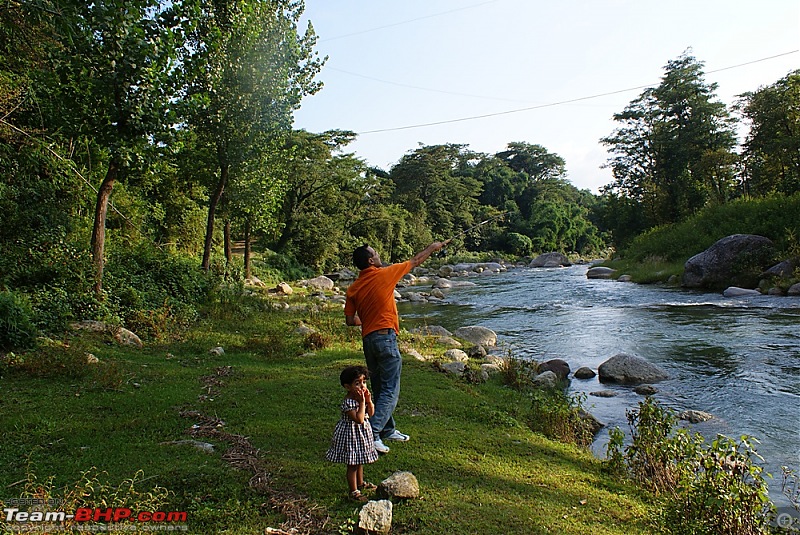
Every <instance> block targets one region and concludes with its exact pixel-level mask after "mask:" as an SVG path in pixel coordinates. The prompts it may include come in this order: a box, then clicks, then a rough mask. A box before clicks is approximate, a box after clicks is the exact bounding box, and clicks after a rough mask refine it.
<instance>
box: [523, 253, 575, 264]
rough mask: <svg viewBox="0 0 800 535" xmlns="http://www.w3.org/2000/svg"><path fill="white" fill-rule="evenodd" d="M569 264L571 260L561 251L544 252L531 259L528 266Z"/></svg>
mask: <svg viewBox="0 0 800 535" xmlns="http://www.w3.org/2000/svg"><path fill="white" fill-rule="evenodd" d="M571 265H572V262H570V261H569V258H567V257H566V255H564V254H562V253H544V254H540V255H539V256H537V257H536V258H534V259H533V260H531V263H530V264H528V267H560V266H571Z"/></svg>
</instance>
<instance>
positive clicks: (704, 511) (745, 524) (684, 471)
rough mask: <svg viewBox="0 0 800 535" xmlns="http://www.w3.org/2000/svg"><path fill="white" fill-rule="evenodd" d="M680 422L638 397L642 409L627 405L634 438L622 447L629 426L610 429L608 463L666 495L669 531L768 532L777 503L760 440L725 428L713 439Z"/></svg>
mask: <svg viewBox="0 0 800 535" xmlns="http://www.w3.org/2000/svg"><path fill="white" fill-rule="evenodd" d="M676 423H677V419H676V417H675V415H674V414H673V413H672V412H671V411H669V410H667V409H664V408H662V407H661V406H659V405H658V404H657V403H656V402H655V401H653V399H652V398H647V399H646V400H645V401H643V402H641V403H639V408H638V410H634V411H628V424H629V426H630V429H631V433H632V440H631V443H630V444H629V445H628V446H625V447H623V435H622V432H621V431H619V430H618V429H616V430H614V431H612V432H611V433H610V436H611V440H610V442H609V446H608V460H607V462H606V464H607V467H608V468H610V469H611V470H612V471H614V472H623V473H624V474H626V475H627V476H629V477H631V478H632V479H633V480H634V481H635V482H637V483H638V484H639V485H640V486H642V487H644V488H646V489H648V490H650V491H652V492H654V493H655V494H657V495H660V496H662V498H663V499H664V507H663V510H662V512H661V517H660V518H659V520H660V523H661V524H662V528H663V531H664V532H665V533H672V534H675V535H690V534H692V535H693V534H701V533H702V534H704V535H759V534H766V533H768V525H769V519H770V516H771V514H770V512H771V510H772V508H773V506H772V503H771V502H770V501H769V494H768V487H767V484H766V482H765V480H764V478H763V476H762V468H761V467H760V466H759V465H758V464H757V463H758V461H761V460H762V459H761V457H759V456H758V454H757V453H756V451H755V449H754V448H753V443H754V442H755V440H754V439H752V438H750V437H741V439H740V440H739V441H738V442H737V441H735V440H733V439H730V438H728V437H725V436H722V435H719V436H717V438H716V439H715V440H714V441H712V442H711V444H708V445H707V444H705V441H704V439H703V437H702V436H701V435H699V434H693V435H690V434H689V433H688V432H687V431H686V430H685V429H676Z"/></svg>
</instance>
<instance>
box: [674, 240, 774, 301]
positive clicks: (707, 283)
mask: <svg viewBox="0 0 800 535" xmlns="http://www.w3.org/2000/svg"><path fill="white" fill-rule="evenodd" d="M774 256H775V246H774V244H773V243H772V240H770V239H769V238H765V237H764V236H756V235H754V234H733V235H732V236H727V237H725V238H722V239H721V240H719V241H718V242H716V243H715V244H714V245H712V246H711V247H709V248H708V249H706V250H705V251H703V252H702V253H699V254H696V255H694V256H693V257H691V258H690V259H689V260H687V261H686V264H685V265H684V270H683V282H682V284H683V286H684V287H686V288H705V289H709V290H722V289H724V288H727V287H729V286H738V287H740V288H755V287H756V286H758V280H759V277H760V275H761V273H762V272H763V271H764V269H765V268H768V267H769V266H771V265H772V263H773V260H774Z"/></svg>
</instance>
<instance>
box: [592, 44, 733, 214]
mask: <svg viewBox="0 0 800 535" xmlns="http://www.w3.org/2000/svg"><path fill="white" fill-rule="evenodd" d="M703 74H704V73H703V64H702V62H699V61H697V59H695V58H694V57H693V56H691V55H689V54H688V52H687V53H684V54H683V55H681V56H680V57H678V58H677V59H675V60H672V61H669V62H668V63H667V65H666V66H665V74H664V76H663V77H662V79H661V83H660V84H659V85H658V86H657V87H655V88H650V89H646V90H645V91H644V92H643V93H642V94H641V95H640V96H639V97H637V98H636V99H635V100H633V101H632V102H631V103H630V104H629V105H628V106H627V107H626V108H625V110H624V111H623V112H621V113H618V114H615V115H614V120H615V121H617V122H618V123H620V124H621V126H620V127H619V128H618V129H617V130H615V131H614V132H613V133H612V134H611V135H610V136H608V137H605V138H603V139H602V140H601V142H602V143H603V144H605V145H606V146H608V147H609V150H610V151H611V153H612V154H613V156H612V157H611V158H610V159H609V161H608V166H609V167H610V168H611V170H612V173H613V175H614V182H613V183H612V184H610V185H609V186H608V187H607V189H608V190H609V191H613V192H614V193H616V194H618V195H622V196H626V197H630V198H631V199H633V200H635V201H636V202H638V203H640V205H641V208H642V210H643V211H644V212H645V214H646V217H647V220H648V224H649V225H657V224H663V223H671V222H675V221H680V220H681V219H683V218H685V217H687V216H689V215H690V214H692V213H694V212H696V211H697V210H699V209H700V208H702V207H703V206H705V205H706V204H707V203H708V202H709V201H711V200H721V201H724V200H726V196H728V195H729V189H730V188H729V187H727V184H728V183H729V182H730V178H729V177H730V176H731V173H732V169H733V164H734V163H735V158H734V157H732V154H733V147H734V145H735V143H736V136H735V132H734V124H735V121H734V119H732V118H731V116H730V115H729V113H728V111H727V108H726V106H725V104H723V103H722V102H719V101H715V100H714V97H715V95H714V92H715V91H716V88H717V86H716V84H708V83H706V82H705V80H704V78H703Z"/></svg>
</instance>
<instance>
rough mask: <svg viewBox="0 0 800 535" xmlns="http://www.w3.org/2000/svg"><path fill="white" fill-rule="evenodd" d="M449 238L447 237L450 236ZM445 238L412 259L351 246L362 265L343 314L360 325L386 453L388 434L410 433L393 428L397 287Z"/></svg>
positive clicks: (376, 430)
mask: <svg viewBox="0 0 800 535" xmlns="http://www.w3.org/2000/svg"><path fill="white" fill-rule="evenodd" d="M449 241H450V240H447V242H449ZM447 242H433V243H432V244H430V245H429V246H427V247H426V248H425V249H424V250H422V251H420V252H419V253H417V254H416V255H414V257H413V258H411V260H407V261H405V262H402V263H400V264H393V265H390V266H386V267H384V266H383V264H382V263H381V259H380V257H379V256H378V253H376V252H375V249H373V248H372V247H370V246H368V245H362V246H361V247H358V248H357V249H356V250H355V251H353V263H354V264H355V265H356V267H357V268H358V269H359V270H360V272H359V274H358V278H357V279H356V280H355V282H353V284H351V285H350V287H349V288H347V300H346V301H345V305H344V315H345V321H346V323H347V325H352V326H356V325H360V326H361V337H362V344H363V347H364V358H365V360H366V361H367V368H368V369H369V374H370V383H371V386H372V397H373V401H374V403H375V414H374V415H372V416H371V417H370V419H369V422H370V426H372V435H373V436H374V437H375V449H376V450H378V451H379V452H380V453H387V452H388V451H389V448H388V447H387V446H386V445H385V444H384V443H383V441H384V440H399V441H403V442H405V441H407V440H409V438H410V437H409V436H408V435H406V434H404V433H401V432H400V431H398V430H397V429H395V424H394V418H393V417H392V413H394V409H395V407H396V406H397V401H398V399H400V373H401V371H402V367H403V359H402V357H401V356H400V349H399V348H398V347H397V333H398V332H400V317H399V315H398V314H397V304H396V303H395V301H394V289H395V286H396V285H397V283H398V282H399V281H400V279H402V278H403V276H404V275H405V274H406V273H408V272H410V271H411V270H412V269H413V268H415V267H417V266H419V265H420V264H422V263H423V262H424V261H425V260H427V259H428V257H430V256H431V254H433V253H434V252H436V251H438V250H439V249H441V248H442V247H444V246H445V245H447Z"/></svg>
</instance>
